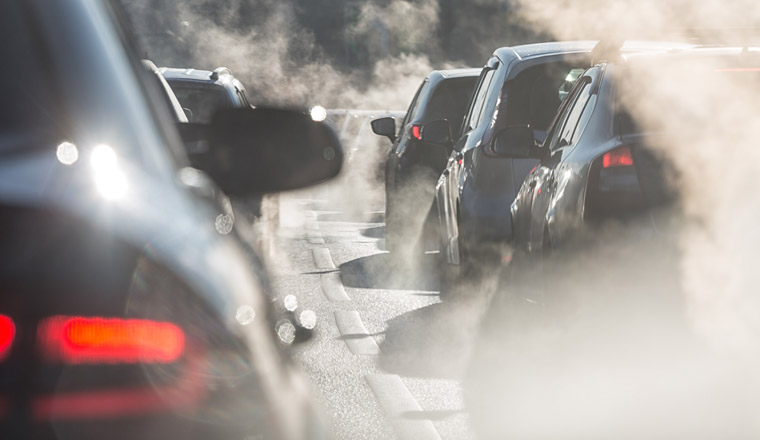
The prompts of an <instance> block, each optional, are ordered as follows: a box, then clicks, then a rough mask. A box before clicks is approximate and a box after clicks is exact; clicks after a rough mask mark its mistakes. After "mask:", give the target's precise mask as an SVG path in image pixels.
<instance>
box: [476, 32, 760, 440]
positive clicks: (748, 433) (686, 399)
mask: <svg viewBox="0 0 760 440" xmlns="http://www.w3.org/2000/svg"><path fill="white" fill-rule="evenodd" d="M600 44H601V43H600ZM614 46H615V45H612V46H610V47H608V48H607V49H606V50H603V51H600V52H598V53H597V54H596V55H594V56H593V57H592V58H593V59H594V60H595V63H594V66H593V67H591V68H590V69H588V70H586V71H585V72H583V73H582V74H581V75H580V76H579V78H578V81H577V82H576V84H575V86H574V87H573V89H572V90H571V91H570V94H569V95H568V98H567V99H566V100H565V102H564V103H563V105H562V107H561V108H560V110H559V112H558V114H557V115H556V117H555V119H554V121H553V122H552V124H551V127H550V129H549V133H548V136H547V138H546V140H545V142H543V143H542V144H541V145H539V146H537V145H536V144H535V142H534V139H533V138H532V133H531V130H530V128H529V127H527V126H525V125H523V126H518V127H508V128H505V129H503V130H502V131H499V132H498V133H497V134H496V140H495V143H494V150H495V152H496V153H497V154H505V155H506V156H508V157H524V158H533V159H537V160H538V161H539V162H538V164H537V166H536V167H535V169H534V170H532V171H531V172H530V173H529V175H528V176H527V178H526V180H525V181H524V182H523V184H522V185H521V187H520V190H519V192H518V195H517V197H516V198H515V201H514V202H513V203H512V205H511V215H512V221H511V224H512V226H513V227H514V242H513V243H514V255H513V259H512V261H511V263H510V264H509V265H508V266H506V267H505V268H504V269H503V271H502V274H501V275H502V277H501V279H500V286H499V288H498V289H497V291H496V292H495V294H494V296H493V297H492V298H491V300H490V303H489V306H488V307H487V312H486V313H485V315H484V317H483V320H482V321H481V328H480V333H479V337H478V338H477V343H476V345H477V346H476V347H475V348H474V349H473V356H472V358H471V360H470V364H469V367H468V368H469V371H468V373H466V376H467V379H466V380H465V382H466V384H465V385H464V388H465V395H466V396H467V397H466V399H467V406H468V407H469V408H471V410H472V411H473V414H475V417H473V418H474V419H475V418H477V420H474V421H473V425H474V426H475V427H476V430H477V431H478V437H479V438H504V437H509V436H510V435H511V436H518V437H519V436H528V437H531V438H579V437H583V438H606V437H608V436H610V435H612V436H614V435H615V433H618V432H622V431H626V433H627V435H629V436H631V438H647V437H652V436H654V437H656V436H658V435H659V433H662V432H668V435H667V436H668V437H669V438H699V437H702V438H713V437H721V436H723V435H724V434H725V433H726V432H731V433H732V435H731V436H732V437H737V438H747V437H752V436H753V435H754V432H755V427H754V426H755V420H756V419H755V417H754V416H753V415H750V414H748V415H747V416H738V417H737V416H735V415H736V414H737V413H741V410H742V408H746V407H747V401H748V400H751V399H752V398H753V396H754V394H755V393H754V391H753V390H749V389H747V387H746V385H745V384H746V383H747V380H748V377H750V376H754V371H753V372H751V373H748V374H745V373H744V366H743V365H742V366H738V365H737V364H739V363H740V362H737V364H732V362H733V361H728V362H726V361H724V360H723V359H722V358H721V355H719V354H717V353H721V352H724V350H725V351H727V350H728V348H727V347H732V348H731V349H732V350H736V353H740V352H743V350H752V348H749V347H754V345H753V344H754V340H755V339H756V338H754V335H755V334H754V333H751V334H752V336H749V337H747V341H752V342H747V345H746V347H747V348H744V347H742V346H741V344H737V340H738V339H739V336H738V334H739V333H738V332H728V331H726V330H725V329H726V328H727V327H728V326H730V327H731V328H739V327H740V326H742V325H745V324H742V322H744V323H749V322H751V321H752V320H753V318H749V317H747V318H743V317H742V316H744V315H743V310H746V309H747V308H751V306H749V304H751V302H752V301H754V296H755V295H754V291H753V289H747V285H752V283H751V282H750V284H743V283H744V281H746V278H744V277H746V276H750V277H751V275H747V274H746V270H745V269H743V268H740V269H738V270H736V271H734V267H733V266H734V264H738V265H739V266H740V267H743V266H741V264H742V263H741V261H742V260H743V259H745V258H746V256H745V254H743V253H737V254H736V255H737V257H736V259H735V260H730V259H731V257H726V255H727V254H725V253H723V252H725V251H724V249H725V248H724V247H725V246H728V248H730V249H733V250H736V249H747V250H748V252H750V253H749V255H752V254H754V243H752V241H751V240H749V241H748V242H747V244H746V245H745V244H741V245H738V247H737V245H736V244H732V245H727V244H726V243H727V241H728V240H727V238H728V237H738V238H739V240H740V241H741V240H743V239H745V240H746V237H749V236H750V234H751V232H750V231H752V230H754V226H750V223H752V222H753V220H749V221H750V223H748V224H746V225H747V227H748V229H746V230H744V229H742V228H738V227H737V226H740V225H742V224H744V223H743V221H744V220H743V219H744V218H745V217H746V216H742V214H744V213H746V212H748V211H745V209H746V208H747V206H748V205H747V204H746V203H749V204H750V205H751V204H752V202H750V201H749V199H747V198H746V197H744V193H743V191H742V190H743V188H744V187H745V185H746V182H749V181H748V180H744V178H743V177H739V178H738V180H733V179H734V177H735V176H737V173H736V170H727V169H726V167H725V165H726V164H732V163H735V159H736V158H738V157H741V158H746V159H749V157H751V153H750V152H752V151H754V149H755V143H756V141H755V133H754V125H753V124H752V122H751V121H756V120H757V119H758V110H757V104H756V98H755V94H754V93H752V92H753V91H754V90H755V88H756V87H757V84H759V83H760V68H758V66H759V65H760V51H758V50H757V49H756V48H747V47H730V46H711V47H707V46H705V47H694V46H688V47H681V48H678V49H673V50H665V51H659V52H658V51H653V52H639V53H621V51H619V50H618V49H617V48H615V49H614V50H612V49H611V48H612V47H614ZM727 139H730V140H731V143H730V146H727V145H728V144H726V140H727ZM734 155H736V156H734ZM749 163H750V165H749V166H750V167H752V166H753V161H750V162H749ZM739 174H742V173H739ZM731 181H732V183H729V182H731ZM734 185H735V186H734ZM737 190H738V191H737ZM737 192H738V193H739V194H740V197H739V199H736V198H734V197H733V194H736V193H737ZM737 200H741V202H740V203H738V204H737ZM750 218H751V217H750ZM716 226H717V227H716ZM729 228H736V229H737V230H735V231H730V230H729ZM716 234H717V235H718V236H719V239H715V237H716ZM708 243H709V244H708ZM744 246H746V247H744ZM726 260H730V261H731V263H730V264H726ZM728 266H730V267H731V270H732V271H733V272H731V273H733V274H734V275H732V277H733V279H731V281H728V282H727V281H726V278H725V276H724V275H723V274H725V272H723V270H724V268H725V267H728ZM718 274H720V275H718ZM737 280H742V281H738V282H737ZM731 283H736V284H734V286H733V287H729V286H728V284H731ZM729 292H730V293H729ZM727 297H731V300H730V302H731V303H732V304H741V305H737V306H735V307H736V309H735V310H736V311H735V312H728V314H727V315H724V314H725V313H726V312H725V311H724V310H723V308H724V307H727V300H726V298H727ZM740 309H742V311H741V312H739V311H738V310H740ZM718 310H720V311H718ZM723 316H726V317H725V318H724V317H723ZM729 316H730V317H729ZM745 319H746V321H744V320H745ZM718 322H720V324H718ZM724 324H725V326H724ZM747 334H748V335H749V334H750V333H747ZM715 359H721V360H720V361H719V362H721V366H720V367H716V363H715V362H714V360H715ZM685 371H689V372H690V373H689V375H688V377H685V376H684V372H685ZM684 383H687V385H684ZM547 384H550V385H548V386H547ZM541 390H544V391H541ZM558 390H561V391H558ZM707 394H710V395H720V396H723V397H722V398H721V399H717V400H716V399H713V400H710V399H708V400H703V399H696V400H695V398H694V396H695V395H707ZM695 402H698V403H696V404H695ZM623 408H624V409H623ZM674 408H675V410H674ZM726 408H732V409H733V410H732V411H726V410H725V409H726ZM621 409H623V410H622V412H619V413H618V411H619V410H621ZM600 413H606V414H622V416H620V417H618V416H615V415H613V416H610V417H608V418H606V419H605V421H604V423H597V422H598V421H599V420H600V418H599V414H600ZM678 413H680V414H685V416H684V417H679V416H677V415H676V414H678ZM662 414H670V415H669V416H668V417H667V419H663V418H662ZM632 417H633V418H635V421H634V422H632V423H631V421H632ZM536 420H552V423H551V424H547V425H545V426H541V424H539V423H536V422H535V421H536ZM526 433H527V434H526Z"/></svg>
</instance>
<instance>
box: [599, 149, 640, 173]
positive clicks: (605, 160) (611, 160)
mask: <svg viewBox="0 0 760 440" xmlns="http://www.w3.org/2000/svg"><path fill="white" fill-rule="evenodd" d="M632 165H633V156H631V150H630V149H629V148H628V147H618V148H615V149H614V150H612V151H608V152H607V153H604V156H602V168H614V167H628V166H632Z"/></svg>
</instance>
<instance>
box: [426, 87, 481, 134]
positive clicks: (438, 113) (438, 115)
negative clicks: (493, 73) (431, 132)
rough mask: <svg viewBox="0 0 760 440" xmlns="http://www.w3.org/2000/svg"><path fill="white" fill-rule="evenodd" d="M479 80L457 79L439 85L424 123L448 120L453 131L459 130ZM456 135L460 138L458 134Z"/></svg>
mask: <svg viewBox="0 0 760 440" xmlns="http://www.w3.org/2000/svg"><path fill="white" fill-rule="evenodd" d="M477 80H478V78H477V77H472V78H457V79H449V80H446V81H443V82H442V83H441V84H439V85H438V87H437V88H436V89H435V92H434V93H433V97H432V98H431V99H430V102H429V103H428V105H427V108H426V109H425V114H424V116H423V117H422V119H423V121H422V122H423V123H427V122H430V121H435V120H438V119H447V120H448V121H449V123H450V125H451V127H452V128H453V129H459V128H460V127H461V126H462V119H464V114H465V113H466V112H467V103H468V102H469V100H470V95H471V94H472V89H473V88H474V87H475V83H476V82H477ZM454 135H455V137H458V136H456V135H457V133H454Z"/></svg>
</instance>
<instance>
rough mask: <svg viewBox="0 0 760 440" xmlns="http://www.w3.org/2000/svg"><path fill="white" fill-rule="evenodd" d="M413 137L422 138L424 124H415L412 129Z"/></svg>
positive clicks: (419, 139)
mask: <svg viewBox="0 0 760 440" xmlns="http://www.w3.org/2000/svg"><path fill="white" fill-rule="evenodd" d="M411 133H412V137H413V138H414V139H416V140H418V141H421V140H422V126H421V125H417V124H414V125H412V129H411Z"/></svg>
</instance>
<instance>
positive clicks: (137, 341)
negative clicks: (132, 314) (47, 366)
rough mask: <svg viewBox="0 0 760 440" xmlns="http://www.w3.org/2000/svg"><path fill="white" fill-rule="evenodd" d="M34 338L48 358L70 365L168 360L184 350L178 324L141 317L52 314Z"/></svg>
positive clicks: (183, 335) (182, 333) (178, 356)
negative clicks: (121, 317)
mask: <svg viewBox="0 0 760 440" xmlns="http://www.w3.org/2000/svg"><path fill="white" fill-rule="evenodd" d="M37 337H38V341H39V344H40V348H41V350H42V353H43V355H44V356H45V357H46V358H47V360H49V361H52V362H63V363H69V364H83V363H88V364H91V363H137V362H145V363H170V362H174V361H176V360H178V359H179V358H180V356H181V355H182V353H183V351H184V349H185V334H184V332H183V331H182V329H180V328H179V327H178V326H176V325H174V324H172V323H169V322H157V321H150V320H143V319H118V318H89V317H87V318H85V317H70V316H53V317H50V318H47V319H45V320H44V321H42V322H41V323H40V325H39V327H38V331H37Z"/></svg>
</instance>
